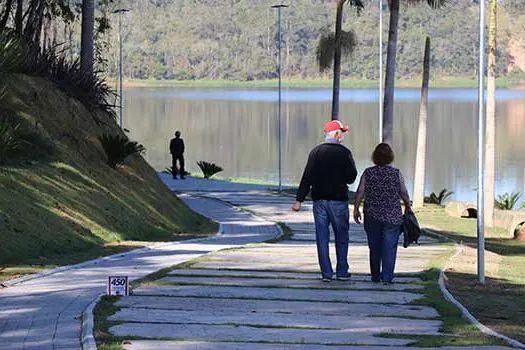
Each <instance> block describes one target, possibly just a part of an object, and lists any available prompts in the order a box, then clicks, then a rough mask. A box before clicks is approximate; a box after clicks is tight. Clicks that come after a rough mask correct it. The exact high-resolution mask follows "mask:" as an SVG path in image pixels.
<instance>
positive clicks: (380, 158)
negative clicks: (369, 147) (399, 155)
mask: <svg viewBox="0 0 525 350" xmlns="http://www.w3.org/2000/svg"><path fill="white" fill-rule="evenodd" d="M372 161H373V162H374V164H375V165H380V166H383V165H389V164H391V163H392V162H393V161H394V151H392V148H390V146H389V145H388V144H387V143H380V144H379V145H377V146H376V149H375V150H374V153H372Z"/></svg>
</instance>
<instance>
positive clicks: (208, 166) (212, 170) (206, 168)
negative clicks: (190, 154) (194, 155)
mask: <svg viewBox="0 0 525 350" xmlns="http://www.w3.org/2000/svg"><path fill="white" fill-rule="evenodd" d="M197 165H198V166H199V168H201V170H202V174H203V175H204V178H205V179H209V178H210V177H212V176H213V175H215V174H217V173H218V172H221V171H222V170H223V169H222V168H221V167H220V166H218V165H216V164H214V163H209V162H205V161H202V160H201V161H200V162H197Z"/></svg>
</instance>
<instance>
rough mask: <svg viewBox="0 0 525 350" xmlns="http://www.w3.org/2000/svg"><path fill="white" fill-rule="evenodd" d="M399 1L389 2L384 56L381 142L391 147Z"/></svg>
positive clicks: (392, 0)
mask: <svg viewBox="0 0 525 350" xmlns="http://www.w3.org/2000/svg"><path fill="white" fill-rule="evenodd" d="M398 23H399V0H391V1H390V24H389V30H388V49H387V56H386V78H385V97H384V100H383V142H385V143H388V144H390V145H392V143H393V140H394V87H395V80H396V54H397V29H398Z"/></svg>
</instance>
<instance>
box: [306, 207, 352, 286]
mask: <svg viewBox="0 0 525 350" xmlns="http://www.w3.org/2000/svg"><path fill="white" fill-rule="evenodd" d="M313 211H314V221H315V241H316V243H317V257H318V259H319V266H320V268H321V274H322V276H323V278H332V276H333V274H334V271H333V269H332V262H331V261H330V252H329V243H330V231H329V225H332V229H333V230H334V236H335V256H336V258H337V266H336V268H335V274H336V276H337V277H348V276H349V272H348V241H349V237H348V230H349V220H348V218H349V213H348V202H346V201H332V200H316V201H314V208H313Z"/></svg>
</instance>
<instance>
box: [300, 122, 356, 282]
mask: <svg viewBox="0 0 525 350" xmlns="http://www.w3.org/2000/svg"><path fill="white" fill-rule="evenodd" d="M347 131H348V128H347V127H346V126H343V124H341V122H340V121H339V120H332V121H329V122H328V123H326V124H325V127H324V132H325V142H324V143H322V144H320V145H318V146H317V147H315V148H314V149H313V150H312V151H311V152H310V155H309V157H308V163H307V164H306V168H305V169H304V173H303V177H302V179H301V184H300V186H299V190H298V191H297V197H296V202H295V203H294V204H293V206H292V209H293V210H295V211H299V210H300V209H301V203H302V202H303V201H304V200H305V198H306V195H307V194H308V192H310V189H311V191H312V199H313V201H314V205H313V212H314V221H315V239H316V243H317V255H318V259H319V267H320V268H321V278H322V280H323V282H330V281H331V280H332V278H333V274H334V273H333V269H332V263H331V261H330V254H329V242H330V231H329V229H328V228H329V226H330V225H331V226H332V229H333V230H334V235H335V253H336V256H337V266H336V271H335V274H336V279H337V280H340V281H347V280H349V279H350V271H349V267H348V242H349V237H348V230H349V220H350V218H349V212H348V186H347V185H348V184H351V183H353V182H354V181H355V179H356V177H357V170H356V168H355V163H354V159H353V157H352V152H350V150H349V149H348V148H346V147H345V146H343V145H342V144H341V142H343V138H344V137H343V134H344V133H345V132H347Z"/></svg>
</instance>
